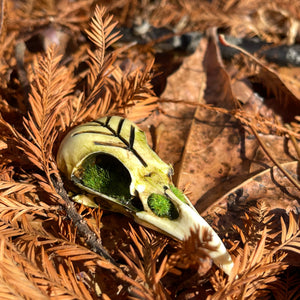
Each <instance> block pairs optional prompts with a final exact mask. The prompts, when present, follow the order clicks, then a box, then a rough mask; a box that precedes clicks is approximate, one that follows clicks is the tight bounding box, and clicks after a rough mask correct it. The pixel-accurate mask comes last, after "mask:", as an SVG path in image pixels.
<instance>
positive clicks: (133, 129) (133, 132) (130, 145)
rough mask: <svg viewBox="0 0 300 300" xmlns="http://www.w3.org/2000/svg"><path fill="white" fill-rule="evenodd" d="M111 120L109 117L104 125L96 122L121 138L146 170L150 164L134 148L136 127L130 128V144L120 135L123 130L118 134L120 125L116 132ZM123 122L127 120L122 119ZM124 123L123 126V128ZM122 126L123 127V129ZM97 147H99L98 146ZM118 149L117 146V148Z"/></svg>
mask: <svg viewBox="0 0 300 300" xmlns="http://www.w3.org/2000/svg"><path fill="white" fill-rule="evenodd" d="M110 119H111V117H107V119H106V121H105V123H102V122H100V121H94V122H96V123H98V124H100V125H101V126H103V127H106V128H107V129H108V130H110V132H111V133H112V134H113V135H114V136H116V137H118V138H119V139H120V140H121V141H122V142H123V143H124V144H125V145H126V146H127V147H126V148H127V149H128V150H129V151H131V152H132V153H133V154H134V155H135V156H136V157H137V158H138V160H139V161H140V162H141V164H142V165H143V166H144V167H145V168H146V167H147V166H148V164H147V163H146V162H145V160H144V159H143V158H142V157H141V156H140V155H139V153H138V152H137V151H136V150H135V149H134V148H133V144H134V139H135V127H134V126H132V125H131V127H130V136H129V142H128V141H127V140H126V139H124V138H123V137H122V136H121V135H120V133H121V130H120V132H119V133H118V128H119V127H120V123H119V124H118V128H117V131H116V130H114V129H113V128H112V127H111V126H110V125H109V121H110ZM121 120H124V121H125V119H120V122H121ZM124 121H123V122H122V126H123V123H124ZM122 126H121V127H122ZM97 145H98V144H97ZM99 145H100V144H99ZM116 147H117V146H116ZM120 148H123V147H120Z"/></svg>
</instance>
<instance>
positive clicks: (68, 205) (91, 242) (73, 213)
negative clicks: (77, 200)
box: [52, 178, 117, 266]
mask: <svg viewBox="0 0 300 300" xmlns="http://www.w3.org/2000/svg"><path fill="white" fill-rule="evenodd" d="M52 183H53V185H54V187H55V190H56V191H57V193H58V194H59V196H60V197H61V198H62V199H63V200H64V201H65V205H64V209H65V211H66V213H67V216H68V217H69V218H70V219H71V220H72V222H73V223H74V225H75V226H76V227H77V229H78V232H79V234H80V235H81V236H83V237H85V238H86V243H87V245H88V246H89V248H90V249H91V250H92V251H94V252H95V253H97V254H99V255H101V256H103V257H104V258H105V259H107V260H108V261H110V262H111V263H112V264H113V265H115V266H117V263H116V262H115V260H114V259H113V258H112V257H111V256H110V255H109V254H108V252H107V251H106V249H105V248H104V247H103V246H102V244H101V241H99V239H98V238H97V236H96V234H95V233H94V232H93V231H92V230H91V229H90V228H89V226H88V225H87V224H86V222H85V220H84V219H83V218H82V217H81V215H80V214H79V213H78V212H77V210H76V209H75V207H74V202H73V201H71V200H70V199H69V197H68V194H67V192H66V190H65V188H64V186H63V182H62V181H61V180H59V179H53V178H52Z"/></svg>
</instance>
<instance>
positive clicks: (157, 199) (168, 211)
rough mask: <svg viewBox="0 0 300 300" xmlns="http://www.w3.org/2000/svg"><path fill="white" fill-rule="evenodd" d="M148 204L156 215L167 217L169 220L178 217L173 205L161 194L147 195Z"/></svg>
mask: <svg viewBox="0 0 300 300" xmlns="http://www.w3.org/2000/svg"><path fill="white" fill-rule="evenodd" d="M148 206H149V207H150V209H151V210H152V211H153V212H154V213H155V214H156V215H157V216H158V217H167V218H169V219H170V220H174V219H177V218H178V217H179V213H178V211H177V209H176V207H175V205H174V204H173V203H172V202H171V201H170V200H169V199H168V198H166V197H165V196H163V195H160V194H151V195H150V196H149V197H148Z"/></svg>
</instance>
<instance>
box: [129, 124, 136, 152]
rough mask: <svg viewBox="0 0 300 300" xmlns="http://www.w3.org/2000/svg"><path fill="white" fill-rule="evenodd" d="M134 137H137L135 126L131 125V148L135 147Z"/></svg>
mask: <svg viewBox="0 0 300 300" xmlns="http://www.w3.org/2000/svg"><path fill="white" fill-rule="evenodd" d="M134 139H135V127H134V126H132V125H131V127H130V136H129V148H130V149H131V150H132V149H133V144H134Z"/></svg>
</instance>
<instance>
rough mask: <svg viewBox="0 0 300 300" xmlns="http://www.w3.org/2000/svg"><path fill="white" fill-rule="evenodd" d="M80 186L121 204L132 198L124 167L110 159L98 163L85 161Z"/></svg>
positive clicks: (106, 158)
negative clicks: (114, 199) (116, 200)
mask: <svg viewBox="0 0 300 300" xmlns="http://www.w3.org/2000/svg"><path fill="white" fill-rule="evenodd" d="M81 174H82V175H81V181H82V184H83V185H85V186H86V187H89V188H90V189H93V190H95V191H97V192H99V193H102V194H105V195H107V196H109V197H112V198H116V199H118V200H120V201H121V202H122V203H125V202H128V201H129V200H130V199H131V198H132V197H131V195H130V191H129V186H130V182H131V178H130V175H129V173H128V171H127V170H126V169H125V168H124V166H123V165H122V164H121V163H119V162H116V161H115V160H113V159H111V157H108V156H107V157H105V159H102V160H99V161H91V160H87V161H86V163H85V164H83V170H82V171H81Z"/></svg>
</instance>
